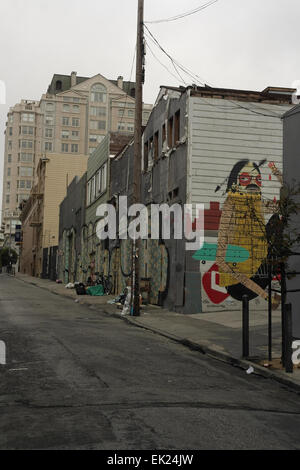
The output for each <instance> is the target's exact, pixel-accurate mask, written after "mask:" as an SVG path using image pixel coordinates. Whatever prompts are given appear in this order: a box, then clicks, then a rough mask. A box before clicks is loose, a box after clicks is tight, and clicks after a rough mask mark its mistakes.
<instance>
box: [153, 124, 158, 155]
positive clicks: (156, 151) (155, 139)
mask: <svg viewBox="0 0 300 470" xmlns="http://www.w3.org/2000/svg"><path fill="white" fill-rule="evenodd" d="M153 150H154V161H155V160H157V159H158V131H157V132H155V134H154V149H153Z"/></svg>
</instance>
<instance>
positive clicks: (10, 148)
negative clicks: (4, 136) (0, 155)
mask: <svg viewBox="0 0 300 470" xmlns="http://www.w3.org/2000/svg"><path fill="white" fill-rule="evenodd" d="M7 148H8V150H12V140H9V141H8V142H7Z"/></svg>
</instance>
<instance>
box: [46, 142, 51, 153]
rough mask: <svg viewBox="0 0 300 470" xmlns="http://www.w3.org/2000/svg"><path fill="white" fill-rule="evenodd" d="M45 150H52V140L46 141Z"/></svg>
mask: <svg viewBox="0 0 300 470" xmlns="http://www.w3.org/2000/svg"><path fill="white" fill-rule="evenodd" d="M45 150H48V151H49V152H52V142H45Z"/></svg>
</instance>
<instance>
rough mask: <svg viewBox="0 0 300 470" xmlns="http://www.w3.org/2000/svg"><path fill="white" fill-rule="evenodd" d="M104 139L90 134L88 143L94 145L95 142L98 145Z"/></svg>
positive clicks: (102, 136) (101, 136)
mask: <svg viewBox="0 0 300 470" xmlns="http://www.w3.org/2000/svg"><path fill="white" fill-rule="evenodd" d="M104 137H105V136H104V135H97V134H90V135H89V141H90V142H91V143H96V142H98V143H100V142H102V140H103V139H104Z"/></svg>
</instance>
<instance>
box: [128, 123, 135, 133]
mask: <svg viewBox="0 0 300 470" xmlns="http://www.w3.org/2000/svg"><path fill="white" fill-rule="evenodd" d="M127 130H128V132H134V125H133V124H128V126H127Z"/></svg>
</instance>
